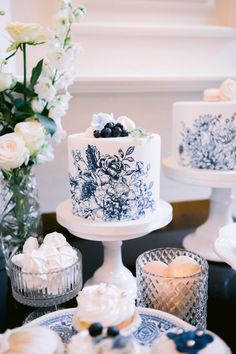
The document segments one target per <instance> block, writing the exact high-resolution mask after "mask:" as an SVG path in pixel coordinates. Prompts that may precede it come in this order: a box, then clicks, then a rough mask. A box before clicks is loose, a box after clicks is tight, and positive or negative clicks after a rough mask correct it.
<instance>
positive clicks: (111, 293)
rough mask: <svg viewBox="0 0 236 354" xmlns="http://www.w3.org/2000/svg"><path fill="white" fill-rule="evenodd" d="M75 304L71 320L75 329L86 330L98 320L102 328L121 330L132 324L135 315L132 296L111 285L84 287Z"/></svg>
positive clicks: (101, 284)
mask: <svg viewBox="0 0 236 354" xmlns="http://www.w3.org/2000/svg"><path fill="white" fill-rule="evenodd" d="M77 304H78V306H77V311H76V312H75V315H74V319H73V321H74V325H75V327H76V328H88V327H89V325H90V324H91V323H94V322H97V321H98V320H99V322H101V323H102V325H103V326H104V327H108V326H120V327H119V328H120V329H121V328H122V327H123V326H124V327H125V326H127V325H128V324H130V322H132V320H133V318H134V316H135V313H136V308H135V302H134V296H133V295H132V294H131V293H130V292H126V291H124V290H123V289H120V288H119V287H117V286H116V285H113V284H106V283H100V284H98V285H90V286H86V287H85V288H83V290H81V291H80V292H79V294H78V296H77Z"/></svg>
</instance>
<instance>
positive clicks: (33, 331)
mask: <svg viewBox="0 0 236 354" xmlns="http://www.w3.org/2000/svg"><path fill="white" fill-rule="evenodd" d="M0 353H1V354H11V353H17V354H63V353H64V345H63V343H62V341H61V339H60V337H59V336H58V334H57V333H56V332H54V331H52V330H51V329H49V328H46V327H40V326H37V327H27V326H26V327H24V326H23V327H19V328H15V329H12V330H7V331H6V332H5V333H3V334H0Z"/></svg>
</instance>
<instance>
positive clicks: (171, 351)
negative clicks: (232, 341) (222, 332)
mask: <svg viewBox="0 0 236 354" xmlns="http://www.w3.org/2000/svg"><path fill="white" fill-rule="evenodd" d="M178 353H186V354H232V353H231V350H230V348H229V347H228V346H227V345H226V344H225V342H223V340H222V339H221V338H219V337H218V336H217V335H215V334H214V333H212V332H209V331H206V332H203V331H201V330H193V331H183V330H182V329H173V330H170V331H169V332H168V333H166V334H163V335H162V336H161V337H160V338H159V339H157V340H156V341H155V342H154V343H153V345H152V354H178Z"/></svg>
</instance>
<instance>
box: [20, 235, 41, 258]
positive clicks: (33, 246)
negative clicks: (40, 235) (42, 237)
mask: <svg viewBox="0 0 236 354" xmlns="http://www.w3.org/2000/svg"><path fill="white" fill-rule="evenodd" d="M38 248H39V243H38V240H37V238H36V237H32V236H31V237H29V238H27V240H26V241H25V243H24V246H23V253H25V254H30V253H32V251H33V250H37V249H38Z"/></svg>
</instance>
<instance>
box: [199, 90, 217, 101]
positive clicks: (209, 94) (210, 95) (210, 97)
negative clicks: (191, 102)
mask: <svg viewBox="0 0 236 354" xmlns="http://www.w3.org/2000/svg"><path fill="white" fill-rule="evenodd" d="M203 99H204V101H207V102H217V101H220V100H221V98H220V91H219V89H213V88H212V89H206V90H204V94H203Z"/></svg>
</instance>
